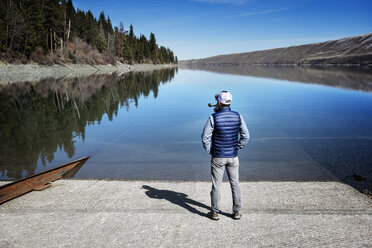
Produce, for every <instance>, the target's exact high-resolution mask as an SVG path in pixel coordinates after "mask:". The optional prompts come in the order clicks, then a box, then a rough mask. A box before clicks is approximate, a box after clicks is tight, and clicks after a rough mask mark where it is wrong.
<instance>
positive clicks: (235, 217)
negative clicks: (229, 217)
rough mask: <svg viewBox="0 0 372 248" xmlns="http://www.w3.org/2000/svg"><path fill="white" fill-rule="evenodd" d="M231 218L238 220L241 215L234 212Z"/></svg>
mask: <svg viewBox="0 0 372 248" xmlns="http://www.w3.org/2000/svg"><path fill="white" fill-rule="evenodd" d="M233 218H234V220H240V219H241V218H242V214H241V213H240V212H235V213H234V216H233Z"/></svg>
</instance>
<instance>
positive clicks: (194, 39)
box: [73, 0, 372, 60]
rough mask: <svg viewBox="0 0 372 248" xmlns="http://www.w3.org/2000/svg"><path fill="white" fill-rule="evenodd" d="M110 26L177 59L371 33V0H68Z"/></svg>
mask: <svg viewBox="0 0 372 248" xmlns="http://www.w3.org/2000/svg"><path fill="white" fill-rule="evenodd" d="M73 4H74V6H75V8H78V9H81V10H84V11H88V10H90V11H91V12H92V13H93V14H94V16H95V17H98V16H99V14H100V13H101V11H104V13H105V16H106V18H107V16H109V17H110V19H111V22H112V24H113V25H114V26H119V23H120V21H122V22H123V24H124V27H125V29H126V30H128V29H129V25H130V24H133V26H134V32H135V34H136V35H137V36H139V35H140V34H144V35H145V36H146V37H149V35H150V32H153V33H154V34H155V36H156V40H157V43H158V44H159V45H162V46H165V47H169V48H170V49H171V50H173V51H174V52H175V55H177V56H178V59H179V60H184V59H193V58H195V59H197V58H203V57H210V56H215V55H220V54H230V53H241V52H250V51H257V50H264V49H271V48H279V47H288V46H293V45H302V44H308V43H316V42H323V41H327V40H334V39H340V38H345V37H350V36H357V35H363V34H367V33H372V15H371V14H370V13H371V10H372V2H371V1H367V0H364V1H363V0H356V1H347V0H340V1H333V0H327V1H321V0H303V1H293V0H280V1H274V0H269V1H258V0H177V1H171V0H160V1H146V0H138V1H115V0H107V1H105V2H102V1H97V0H90V1H88V0H75V1H74V0H73Z"/></svg>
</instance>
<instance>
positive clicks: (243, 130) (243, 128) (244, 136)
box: [238, 115, 250, 150]
mask: <svg viewBox="0 0 372 248" xmlns="http://www.w3.org/2000/svg"><path fill="white" fill-rule="evenodd" d="M240 122H241V123H240V128H239V134H240V139H239V143H238V148H239V150H241V149H243V148H244V146H245V145H246V144H247V143H248V140H249V138H250V136H249V131H248V128H247V125H246V124H245V121H244V119H243V117H242V115H240Z"/></svg>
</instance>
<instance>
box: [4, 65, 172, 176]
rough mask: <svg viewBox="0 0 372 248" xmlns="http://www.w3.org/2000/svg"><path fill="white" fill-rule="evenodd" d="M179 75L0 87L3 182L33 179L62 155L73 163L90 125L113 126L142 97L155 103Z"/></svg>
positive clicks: (109, 77)
mask: <svg viewBox="0 0 372 248" xmlns="http://www.w3.org/2000/svg"><path fill="white" fill-rule="evenodd" d="M175 73H176V71H175V69H164V70H159V71H153V72H139V73H130V74H127V75H125V76H118V75H116V74H112V75H94V76H90V77H87V78H74V79H71V78H65V79H58V80H42V81H40V82H31V83H30V82H27V83H16V84H11V85H2V86H0V126H1V129H0V139H1V142H0V171H1V178H2V179H19V178H22V177H24V176H28V175H32V174H34V173H35V170H36V168H37V166H38V163H40V162H41V163H42V164H43V165H44V166H45V165H47V164H48V163H51V162H52V161H53V160H54V156H55V153H56V151H57V150H63V151H64V152H65V153H66V154H67V156H68V157H69V158H72V157H73V156H74V154H75V153H76V148H75V142H76V138H79V139H82V140H83V141H84V139H85V129H86V126H87V125H91V124H94V123H95V122H98V123H100V121H101V120H102V118H103V116H104V115H107V116H108V119H109V120H113V118H114V117H115V116H116V115H117V114H118V109H119V108H120V107H125V108H126V109H127V110H129V106H130V105H131V103H134V104H135V106H138V101H139V98H140V96H149V95H150V94H151V93H152V94H153V96H154V97H155V98H156V97H157V95H158V88H159V85H160V84H161V83H165V82H168V81H169V80H170V79H172V78H173V77H174V75H175Z"/></svg>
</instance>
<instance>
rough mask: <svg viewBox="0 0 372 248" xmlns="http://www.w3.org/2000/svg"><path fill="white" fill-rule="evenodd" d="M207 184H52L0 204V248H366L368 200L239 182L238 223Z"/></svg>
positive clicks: (326, 185) (304, 185) (338, 187)
mask: <svg viewBox="0 0 372 248" xmlns="http://www.w3.org/2000/svg"><path fill="white" fill-rule="evenodd" d="M210 186H211V185H210V183H209V182H171V181H109V180H59V181H56V182H54V183H53V186H52V187H51V188H49V189H46V190H44V191H41V192H31V193H29V194H26V195H24V196H21V197H19V198H17V199H14V200H12V201H9V202H7V203H4V204H3V205H1V206H0V221H1V225H0V233H1V235H0V246H1V247H186V246H187V247H216V246H218V247H288V246H291V247H292V246H296V247H371V237H372V201H371V200H370V199H368V198H367V197H366V196H365V195H363V194H361V193H359V192H358V191H356V190H354V189H353V188H351V187H350V186H348V185H345V184H342V183H339V182H242V183H241V188H242V194H243V218H242V219H241V220H240V221H235V220H233V219H232V218H231V216H230V212H231V205H232V200H231V193H230V188H229V184H228V183H224V184H223V186H222V199H221V210H222V211H223V213H222V214H221V218H220V220H219V221H212V220H210V219H208V218H206V217H205V214H206V213H207V212H208V211H209V203H210V200H209V191H210Z"/></svg>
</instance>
